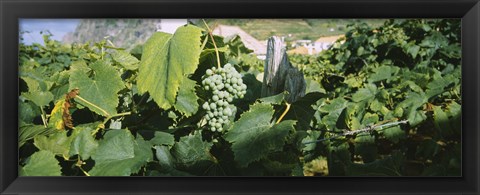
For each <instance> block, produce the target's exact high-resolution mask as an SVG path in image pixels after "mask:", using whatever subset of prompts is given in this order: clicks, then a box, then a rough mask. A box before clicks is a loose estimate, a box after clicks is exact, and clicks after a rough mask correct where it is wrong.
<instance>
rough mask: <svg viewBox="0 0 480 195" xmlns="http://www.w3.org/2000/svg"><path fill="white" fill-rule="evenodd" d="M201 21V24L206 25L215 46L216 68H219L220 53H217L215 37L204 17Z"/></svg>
mask: <svg viewBox="0 0 480 195" xmlns="http://www.w3.org/2000/svg"><path fill="white" fill-rule="evenodd" d="M202 21H203V24H205V27H207V30H208V34H209V35H210V38H211V39H212V43H213V47H215V54H216V55H217V65H218V68H221V66H220V54H219V53H218V48H217V44H216V43H215V39H214V38H213V34H212V30H211V29H210V27H208V24H207V22H205V20H204V19H202Z"/></svg>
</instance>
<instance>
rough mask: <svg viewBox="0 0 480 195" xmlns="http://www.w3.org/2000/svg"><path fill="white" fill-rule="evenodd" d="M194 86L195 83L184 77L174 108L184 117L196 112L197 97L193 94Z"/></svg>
mask: <svg viewBox="0 0 480 195" xmlns="http://www.w3.org/2000/svg"><path fill="white" fill-rule="evenodd" d="M195 85H196V84H195V81H192V80H190V79H187V78H185V77H184V78H183V83H182V87H180V89H179V91H178V96H177V102H176V103H175V108H176V109H177V110H178V111H180V112H181V113H182V114H183V115H185V116H186V117H189V116H191V115H192V114H194V113H196V112H197V111H198V102H197V100H198V96H197V94H195Z"/></svg>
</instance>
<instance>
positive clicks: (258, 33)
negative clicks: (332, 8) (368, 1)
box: [208, 19, 385, 41]
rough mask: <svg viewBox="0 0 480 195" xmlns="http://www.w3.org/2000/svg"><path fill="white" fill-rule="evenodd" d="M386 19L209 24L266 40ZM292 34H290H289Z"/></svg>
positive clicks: (320, 34) (341, 31)
mask: <svg viewBox="0 0 480 195" xmlns="http://www.w3.org/2000/svg"><path fill="white" fill-rule="evenodd" d="M384 21H385V20H384V19H368V20H365V19H214V20H209V21H208V23H209V25H212V26H213V25H215V24H225V25H234V26H238V27H240V28H242V29H243V30H244V31H246V32H247V33H249V34H251V35H252V36H253V37H255V38H257V39H258V40H266V39H267V38H268V37H270V36H272V35H277V36H285V37H286V38H287V41H288V40H299V39H307V40H316V39H318V38H319V37H323V36H332V35H340V34H344V33H345V32H346V31H347V25H348V24H351V23H358V22H367V23H368V24H370V25H372V26H380V25H381V24H383V23H384ZM289 34H290V36H289Z"/></svg>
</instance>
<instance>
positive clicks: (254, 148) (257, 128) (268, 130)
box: [225, 104, 295, 167]
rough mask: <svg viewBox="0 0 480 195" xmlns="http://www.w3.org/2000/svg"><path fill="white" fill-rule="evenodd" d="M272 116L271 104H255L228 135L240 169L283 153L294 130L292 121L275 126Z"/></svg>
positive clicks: (227, 137)
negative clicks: (272, 153) (287, 138)
mask: <svg viewBox="0 0 480 195" xmlns="http://www.w3.org/2000/svg"><path fill="white" fill-rule="evenodd" d="M273 113H274V110H273V107H272V106H271V105H268V104H255V105H253V106H251V108H250V110H249V111H248V112H245V113H243V114H242V116H241V117H240V119H239V120H238V121H237V122H235V123H234V124H233V125H232V127H231V128H230V129H229V130H228V132H227V133H226V134H225V139H226V140H227V141H229V142H230V143H232V150H233V153H234V155H235V160H236V161H237V162H238V163H239V165H240V166H241V167H246V166H247V165H248V164H250V163H251V162H254V161H257V160H260V159H262V158H264V157H266V156H267V155H268V154H270V153H271V152H275V151H280V150H282V147H283V145H284V144H285V139H286V137H287V136H288V134H289V132H290V131H294V128H293V125H294V124H295V121H292V120H287V121H283V122H281V123H279V124H275V125H272V124H271V123H270V121H271V120H272V116H273Z"/></svg>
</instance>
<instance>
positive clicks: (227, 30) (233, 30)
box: [212, 25, 267, 59]
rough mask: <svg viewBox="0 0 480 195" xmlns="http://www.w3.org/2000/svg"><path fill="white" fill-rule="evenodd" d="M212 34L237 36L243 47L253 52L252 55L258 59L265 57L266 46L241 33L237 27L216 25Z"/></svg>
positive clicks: (243, 32)
mask: <svg viewBox="0 0 480 195" xmlns="http://www.w3.org/2000/svg"><path fill="white" fill-rule="evenodd" d="M212 33H213V34H214V35H218V36H222V37H231V36H235V35H238V36H239V37H240V39H241V40H242V42H243V44H244V45H245V47H247V48H248V49H251V50H253V53H254V54H255V55H257V57H258V58H259V59H265V56H266V55H267V45H266V44H264V43H262V42H261V41H259V40H257V39H255V38H254V37H253V36H252V35H250V34H248V33H247V32H245V31H243V30H242V29H241V28H240V27H238V26H227V25H218V26H217V27H216V28H215V29H214V30H213V32H212Z"/></svg>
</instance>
